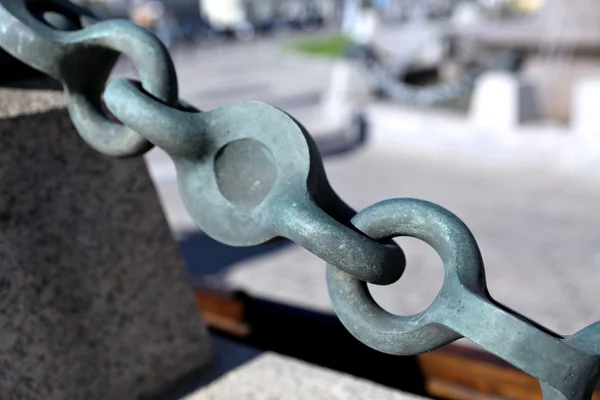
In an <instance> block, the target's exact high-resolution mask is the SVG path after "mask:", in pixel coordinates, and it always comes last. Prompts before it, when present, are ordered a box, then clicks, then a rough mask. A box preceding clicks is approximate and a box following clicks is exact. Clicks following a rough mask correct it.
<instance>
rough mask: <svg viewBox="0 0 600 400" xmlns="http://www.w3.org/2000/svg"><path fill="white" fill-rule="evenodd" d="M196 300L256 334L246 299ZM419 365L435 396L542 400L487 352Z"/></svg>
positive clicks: (222, 328) (240, 331) (229, 326)
mask: <svg viewBox="0 0 600 400" xmlns="http://www.w3.org/2000/svg"><path fill="white" fill-rule="evenodd" d="M196 300H197V303H198V306H199V307H200V309H201V311H202V313H203V315H204V319H205V321H206V323H207V324H208V326H209V327H210V328H212V329H213V330H215V331H217V332H222V333H225V334H228V335H231V336H234V337H238V338H241V339H243V338H246V337H248V336H249V335H250V334H251V333H252V326H251V325H250V324H249V323H248V321H247V320H246V316H245V312H246V306H245V304H244V300H240V299H237V298H235V297H234V296H232V295H231V294H228V293H217V292H211V291H198V292H197V293H196ZM256 328H257V329H258V330H260V329H259V327H256ZM260 328H262V329H265V327H260ZM268 329H278V326H277V322H276V321H274V322H273V324H272V325H271V324H269V326H268ZM417 362H418V366H419V368H420V369H421V373H422V375H423V377H424V380H425V388H426V391H427V394H428V395H429V396H431V397H435V398H438V399H446V400H496V399H511V400H514V399H516V400H541V399H542V394H541V389H540V385H539V382H538V381H537V379H535V378H533V377H531V376H529V375H527V374H525V373H524V372H522V371H520V370H518V369H516V368H514V367H513V366H511V365H510V364H508V363H506V362H504V361H502V360H500V359H499V358H497V357H495V356H493V355H491V354H489V353H487V352H484V351H480V350H477V349H473V348H468V347H465V346H459V345H449V346H446V347H443V348H441V349H439V350H436V351H432V352H429V353H424V354H420V355H418V356H417ZM593 400H600V392H598V391H596V392H595V393H594V396H593Z"/></svg>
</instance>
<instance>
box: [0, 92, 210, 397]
mask: <svg viewBox="0 0 600 400" xmlns="http://www.w3.org/2000/svg"><path fill="white" fill-rule="evenodd" d="M63 102H64V96H63V94H62V93H61V92H53V91H45V90H21V89H6V88H0V398H1V399H11V400H17V399H44V400H71V399H73V400H74V399H78V400H79V399H86V400H93V399H102V400H106V399H110V400H133V399H138V398H151V397H152V396H155V395H157V394H159V393H161V392H163V391H165V390H166V389H168V388H169V387H170V386H171V385H172V384H174V383H176V382H177V381H178V380H179V379H181V378H183V377H184V376H186V375H187V374H188V373H191V372H196V371H198V370H199V369H201V368H203V367H204V366H206V365H207V363H209V361H210V359H211V343H210V341H209V337H208V335H207V330H206V328H205V325H204V323H203V321H202V319H201V315H200V312H199V310H198V308H197V306H196V304H195V300H194V296H193V291H192V289H191V286H190V284H189V279H188V276H187V273H186V270H185V268H184V264H183V261H182V258H181V256H180V254H179V250H178V247H177V245H176V243H175V242H174V241H173V239H172V237H171V232H170V231H169V229H168V226H167V222H166V220H165V217H164V215H163V212H162V209H161V206H160V204H159V200H158V197H157V195H156V193H155V189H154V186H153V184H152V181H151V179H150V177H149V175H148V173H147V171H146V168H145V164H144V161H143V159H141V158H136V159H127V160H124V159H115V158H110V157H106V156H103V155H101V154H98V153H96V152H95V151H93V150H92V149H90V148H89V147H88V146H87V145H86V144H85V143H84V142H83V140H81V139H80V138H79V136H78V135H77V133H76V132H75V131H74V129H73V127H72V124H71V122H70V120H69V118H68V115H67V113H66V111H65V109H64V103H63Z"/></svg>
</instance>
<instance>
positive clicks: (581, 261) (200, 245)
mask: <svg viewBox="0 0 600 400" xmlns="http://www.w3.org/2000/svg"><path fill="white" fill-rule="evenodd" d="M175 59H176V62H177V63H178V70H179V72H180V77H181V81H182V86H181V88H182V90H181V92H182V95H183V97H185V98H187V99H188V100H190V101H191V102H193V103H194V104H196V105H197V106H198V107H200V108H211V107H213V106H216V105H219V104H223V103H225V102H229V101H233V100H245V99H259V100H264V101H268V102H270V103H274V104H276V105H279V106H281V107H283V108H285V109H287V110H290V112H292V114H295V115H297V116H298V118H299V119H300V120H301V121H303V122H304V123H305V124H306V125H307V126H308V127H309V129H311V124H313V125H314V126H316V125H318V122H317V121H318V118H314V117H312V116H314V115H316V114H318V113H317V111H318V107H317V106H318V98H319V93H321V89H322V88H323V87H324V86H326V84H327V82H328V77H329V73H330V64H328V63H325V62H306V61H304V60H301V59H299V58H297V57H287V56H283V55H282V53H281V52H279V51H278V50H277V47H276V46H274V45H273V43H270V42H268V41H267V42H263V43H256V44H252V45H250V46H246V47H243V46H238V45H236V46H234V47H231V48H229V50H227V51H220V50H218V49H211V50H203V51H197V52H194V53H188V54H181V55H176V57H175ZM295 101H296V102H297V103H296V104H294V102H295ZM378 110H379V111H378V112H373V113H372V115H374V131H373V132H372V133H373V137H372V138H373V140H372V141H371V142H369V143H368V144H367V145H366V146H364V147H363V148H361V149H360V150H358V151H356V152H352V153H347V154H344V155H340V156H338V157H332V158H327V159H326V163H325V164H326V168H327V172H328V174H329V177H330V179H331V182H332V185H333V187H334V188H335V189H336V190H337V191H338V192H339V194H340V195H341V196H342V197H343V198H344V199H346V200H347V202H348V203H349V204H350V205H352V206H353V207H355V208H356V209H361V208H363V207H366V206H368V205H370V204H373V203H375V202H377V201H380V200H383V199H388V198H393V197H415V198H422V199H426V200H429V201H433V202H436V203H438V204H440V205H442V206H444V207H446V208H448V209H450V210H451V211H453V212H454V213H456V214H458V215H459V216H460V217H461V218H462V219H463V220H464V221H465V222H466V223H467V224H468V225H469V227H470V228H471V229H472V231H473V232H474V234H475V236H476V237H477V239H478V241H479V244H480V247H481V249H482V252H483V256H484V259H485V261H486V268H487V277H488V282H489V287H490V291H491V293H492V294H493V295H494V296H495V297H496V298H497V299H498V300H500V301H501V302H504V303H506V304H507V305H509V306H511V307H513V308H515V309H517V310H519V311H521V312H522V313H524V314H525V315H527V316H529V317H531V318H533V319H536V320H538V321H539V322H541V323H542V324H545V325H547V326H548V327H549V328H551V329H554V330H557V331H559V332H561V333H572V332H575V331H577V330H579V329H581V328H583V327H584V326H585V325H587V324H590V323H592V322H594V321H596V320H599V319H600V309H599V308H598V307H597V300H598V294H597V293H598V283H599V282H600V252H598V251H597V246H598V245H597V244H598V243H599V242H600V234H599V233H598V230H597V226H598V223H599V222H600V213H598V212H597V204H598V201H599V200H600V184H599V180H598V179H597V178H596V177H595V170H585V169H584V170H581V169H579V174H578V175H577V178H575V175H569V174H567V173H566V172H564V171H563V170H561V169H560V168H556V165H553V164H552V160H553V158H552V157H554V156H555V157H556V158H557V159H558V158H560V157H561V155H562V152H561V149H564V148H565V147H564V146H563V145H562V144H561V143H562V142H560V141H559V142H556V143H558V144H555V145H553V146H550V148H549V149H550V150H551V151H550V150H548V148H546V150H548V151H546V153H545V157H542V158H539V159H536V161H535V162H529V163H527V162H524V161H527V158H528V154H529V153H527V152H524V153H520V154H519V155H518V157H517V156H515V157H512V156H510V155H511V154H513V153H510V152H507V151H506V149H503V150H502V152H500V148H496V147H494V146H495V144H494V143H499V142H494V141H491V142H489V141H488V142H487V143H484V144H485V146H483V145H482V146H483V147H482V146H479V145H477V146H473V145H472V142H471V141H468V142H467V141H465V142H464V146H463V145H462V144H461V142H460V140H461V139H459V138H460V137H461V136H460V135H459V136H453V137H454V139H452V140H453V145H452V146H449V147H446V148H445V149H446V151H444V148H442V149H438V150H439V151H422V150H424V149H425V150H426V149H429V150H431V146H433V147H435V146H436V145H437V146H438V147H440V146H439V144H440V143H444V142H443V141H438V142H436V141H435V140H439V139H440V137H441V136H440V135H441V134H442V133H443V132H442V131H443V130H444V129H445V128H447V129H448V130H449V131H460V130H461V129H462V128H461V126H462V127H463V128H464V123H463V125H460V123H456V120H455V119H454V120H453V121H454V122H453V123H452V124H454V125H451V123H450V122H448V121H450V120H451V119H448V120H444V119H440V118H438V117H435V116H431V117H430V116H428V114H419V115H420V117H418V118H417V117H415V115H416V114H414V113H413V112H412V111H410V110H408V111H407V110H404V111H402V112H404V115H405V116H406V118H404V119H403V118H399V117H398V115H402V114H398V113H397V112H396V111H394V110H387V111H386V112H385V113H384V114H382V113H381V112H380V111H381V110H385V107H380V108H379V109H378ZM385 115H387V117H386V116H385ZM411 116H412V119H411V118H409V117H411ZM388 117H389V118H388ZM415 118H417V119H419V124H420V125H419V127H418V129H416V130H415V129H412V128H414V127H412V128H411V125H410V124H411V123H414V122H415ZM399 126H401V127H403V128H406V129H404V133H405V134H406V132H409V133H410V135H409V136H406V140H405V138H404V137H403V136H401V134H402V129H398V128H399ZM433 127H435V129H436V130H437V131H438V132H437V133H438V135H437V136H423V137H422V138H419V135H420V133H419V132H428V131H429V130H431V129H433ZM429 128H431V129H429ZM411 129H412V131H411ZM312 131H313V132H315V133H316V135H318V134H319V132H318V129H312ZM467 136H468V135H467ZM409 138H410V140H409ZM392 139H393V140H392ZM542 140H543V139H542ZM561 140H562V139H561ZM430 141H432V142H430ZM446 141H448V140H446ZM409 142H410V145H408V144H409ZM484 142H485V141H484ZM403 143H406V144H407V145H406V146H405V145H403ZM477 143H479V142H477ZM416 144H418V145H416ZM428 146H429V147H428ZM478 146H479V147H478ZM538 147H539V146H538ZM466 148H469V149H470V153H469V152H464V153H463V152H462V151H463V150H464V149H466ZM483 148H485V152H487V153H482V152H481V151H480V149H483ZM520 148H523V147H520ZM495 149H498V152H496V151H495ZM552 151H553V152H554V153H553V152H552ZM569 151H570V152H571V159H572V160H573V159H574V160H575V161H578V160H577V154H579V153H577V150H576V149H575V150H573V149H571V150H569ZM531 154H533V153H531ZM475 155H479V157H475ZM507 155H508V156H507ZM573 155H575V157H573ZM490 158H494V159H495V161H496V162H495V163H488V162H486V160H488V159H490ZM594 160H597V158H595V159H594ZM149 161H150V165H151V167H152V170H153V174H154V176H155V178H156V181H157V183H158V187H159V189H160V192H161V196H162V199H163V202H164V204H165V207H166V210H167V213H168V215H169V219H170V221H171V223H172V227H173V229H174V231H176V232H177V233H178V234H181V233H182V232H188V233H189V231H190V230H191V229H192V225H191V224H190V221H189V218H188V217H187V215H186V213H185V211H184V210H183V209H182V207H181V203H180V200H179V197H178V194H177V189H176V184H175V181H174V174H173V171H172V168H171V166H170V164H169V162H168V161H167V160H165V158H164V157H163V155H161V154H160V153H159V152H154V153H153V154H151V155H150V156H149ZM542 162H543V163H542ZM527 164H528V165H527ZM590 165H597V161H594V162H593V163H592V164H590ZM561 171H562V172H561ZM400 243H401V244H402V245H403V247H404V248H405V250H406V252H407V254H408V267H407V272H406V275H405V276H404V277H403V278H402V279H401V281H400V282H399V283H397V284H395V285H392V286H391V287H388V288H375V290H374V292H375V297H376V298H377V299H378V300H379V301H380V302H381V304H382V305H384V307H386V308H387V309H389V310H390V311H393V312H396V313H401V314H408V313H415V312H418V311H420V310H422V309H423V308H425V307H426V306H427V305H428V304H430V303H431V301H432V300H433V298H434V297H435V294H436V293H437V290H438V289H439V288H440V286H441V284H442V279H443V273H442V267H441V262H440V261H439V258H438V257H437V256H436V254H435V253H434V252H433V250H431V249H430V248H428V247H427V246H426V245H424V244H422V243H420V242H417V241H415V240H408V239H403V240H400ZM182 246H183V248H184V252H185V253H186V256H187V259H188V264H189V266H190V269H191V270H192V271H193V273H194V275H196V276H204V277H205V278H206V277H207V276H210V277H211V279H212V280H213V281H216V282H219V283H221V284H226V285H228V286H231V287H236V288H241V289H245V290H247V291H249V292H251V293H253V294H256V295H259V296H262V297H268V298H272V299H276V300H278V301H283V302H287V303H292V304H296V305H300V306H303V307H310V308H314V309H318V310H324V311H329V312H331V307H330V305H329V299H328V298H327V293H326V288H325V281H324V265H323V263H322V262H321V261H320V260H318V259H316V257H314V256H312V255H311V254H309V253H308V252H306V251H304V250H302V249H300V248H298V247H296V246H282V247H277V248H267V249H265V250H264V251H263V252H261V251H256V250H244V249H231V248H226V247H223V246H218V245H217V244H215V243H214V242H212V241H210V240H209V239H207V238H206V237H203V236H202V234H199V233H196V234H194V235H192V237H188V239H187V240H186V239H182Z"/></svg>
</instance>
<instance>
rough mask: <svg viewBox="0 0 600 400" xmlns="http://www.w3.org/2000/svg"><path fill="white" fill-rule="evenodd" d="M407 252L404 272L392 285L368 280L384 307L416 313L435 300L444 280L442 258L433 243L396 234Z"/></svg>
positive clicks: (397, 312) (372, 290) (395, 311)
mask: <svg viewBox="0 0 600 400" xmlns="http://www.w3.org/2000/svg"><path fill="white" fill-rule="evenodd" d="M394 241H395V242H396V243H398V244H399V245H400V247H401V248H402V250H404V253H405V255H406V270H405V271H404V275H402V277H401V278H400V280H398V282H395V283H393V284H391V285H387V286H380V285H372V284H368V287H369V291H370V292H371V295H372V296H373V298H374V299H375V301H376V302H377V304H379V305H380V306H381V307H382V308H383V309H384V310H386V311H388V312H390V313H392V314H395V315H405V316H408V315H415V314H418V313H420V312H421V311H423V310H425V309H426V308H427V307H429V306H430V305H431V303H433V301H434V300H435V297H436V296H437V294H438V292H439V291H440V289H441V288H442V284H443V283H444V267H443V264H442V260H441V258H440V256H439V255H438V254H437V252H436V251H435V250H434V249H433V247H431V246H429V245H428V244H427V243H425V242H423V241H421V240H419V239H415V238H411V237H400V238H394Z"/></svg>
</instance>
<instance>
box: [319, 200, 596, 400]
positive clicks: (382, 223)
mask: <svg viewBox="0 0 600 400" xmlns="http://www.w3.org/2000/svg"><path fill="white" fill-rule="evenodd" d="M352 222H353V223H354V224H355V226H356V227H357V228H359V229H360V230H362V231H363V232H365V233H366V234H367V235H369V236H371V237H373V238H375V239H389V238H391V237H394V236H410V237H415V238H418V239H421V240H423V241H425V242H426V243H428V244H429V245H430V246H432V247H433V248H434V249H435V250H436V251H437V253H438V254H439V256H440V257H441V259H442V262H443V264H444V270H445V273H444V284H443V286H442V289H441V290H440V292H439V293H438V295H437V297H436V299H435V300H434V302H433V303H432V304H431V306H430V307H428V308H427V309H426V310H425V311H423V312H421V313H419V314H417V315H413V316H397V315H392V314H390V313H388V312H387V311H385V310H383V309H382V308H381V307H380V306H379V305H377V303H376V302H375V301H374V300H373V298H372V297H371V295H370V294H369V291H368V288H367V285H366V284H365V283H364V282H362V281H360V280H358V279H356V278H354V277H352V276H350V275H348V274H346V273H345V272H343V271H340V270H339V269H337V268H335V267H333V266H328V268H327V283H328V289H329V295H330V297H331V300H332V302H333V306H334V309H335V311H336V313H337V314H338V316H339V317H340V319H341V321H342V323H343V324H344V326H346V328H347V329H348V330H349V331H350V332H351V333H352V334H353V335H354V336H355V337H356V338H358V339H359V340H361V341H362V342H363V343H365V344H367V345H368V346H370V347H372V348H374V349H376V350H379V351H382V352H385V353H389V354H395V355H412V354H419V353H424V352H427V351H431V350H434V349H436V348H439V347H441V346H444V345H446V344H449V343H451V342H453V341H455V340H457V339H460V338H462V337H466V338H468V339H470V340H471V341H473V342H474V343H476V344H478V345H480V346H481V347H483V348H484V349H486V350H488V351H489V352H491V353H493V354H495V355H497V356H499V357H501V358H503V359H504V360H506V361H508V362H510V363H511V364H513V365H514V366H516V367H518V368H520V369H521V370H523V371H525V372H527V373H528V374H530V375H532V376H534V377H535V378H538V379H539V380H540V382H541V384H542V388H543V390H544V398H546V399H583V398H590V397H591V395H592V391H593V389H594V387H595V384H596V382H597V381H598V379H599V378H600V323H596V324H593V325H591V326H589V327H587V328H585V329H583V330H582V331H580V332H578V333H576V334H575V335H572V336H568V337H562V336H560V335H558V334H555V333H552V332H550V331H549V330H547V329H545V328H543V327H541V326H539V325H538V324H536V323H534V322H532V321H529V320H527V319H526V318H525V317H523V316H521V315H519V314H517V313H515V312H513V311H512V310H509V309H508V308H506V307H504V306H502V305H500V304H499V303H497V302H496V301H494V300H493V299H492V298H491V296H490V294H489V292H488V290H487V286H486V280H485V271H484V267H483V261H482V258H481V254H480V252H479V248H478V246H477V242H476V241H475V238H474V237H473V235H472V234H471V232H470V231H469V229H468V228H467V227H466V225H465V224H464V223H463V222H462V221H461V220H460V219H459V218H458V217H456V216H455V215H454V214H452V213H450V212H449V211H447V210H445V209H443V208H442V207H439V206H437V205H435V204H432V203H428V202H425V201H421V200H414V199H397V200H388V201H384V202H381V203H378V204H376V205H373V206H371V207H369V208H367V209H365V210H363V211H362V212H360V213H359V214H357V215H356V216H355V217H354V218H353V220H352Z"/></svg>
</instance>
